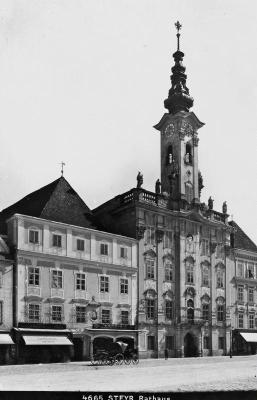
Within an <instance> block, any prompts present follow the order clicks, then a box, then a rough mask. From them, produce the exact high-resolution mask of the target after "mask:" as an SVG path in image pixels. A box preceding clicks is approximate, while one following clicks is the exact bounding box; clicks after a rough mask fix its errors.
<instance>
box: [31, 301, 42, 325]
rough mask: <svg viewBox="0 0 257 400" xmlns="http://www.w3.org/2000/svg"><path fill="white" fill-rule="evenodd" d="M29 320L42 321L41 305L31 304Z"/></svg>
mask: <svg viewBox="0 0 257 400" xmlns="http://www.w3.org/2000/svg"><path fill="white" fill-rule="evenodd" d="M29 321H33V322H39V321H40V305H39V304H29Z"/></svg>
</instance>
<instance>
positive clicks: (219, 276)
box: [216, 268, 224, 289]
mask: <svg viewBox="0 0 257 400" xmlns="http://www.w3.org/2000/svg"><path fill="white" fill-rule="evenodd" d="M216 286H217V288H219V289H223V288H224V270H223V268H218V269H217V271H216Z"/></svg>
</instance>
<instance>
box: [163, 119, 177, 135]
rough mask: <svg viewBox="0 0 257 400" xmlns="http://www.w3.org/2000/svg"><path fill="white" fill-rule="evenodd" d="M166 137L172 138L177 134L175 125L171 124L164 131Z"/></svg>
mask: <svg viewBox="0 0 257 400" xmlns="http://www.w3.org/2000/svg"><path fill="white" fill-rule="evenodd" d="M163 133H164V135H165V136H166V137H171V136H172V135H173V134H174V133H175V125H174V123H172V122H170V123H169V124H168V125H167V126H166V127H165V128H164V131H163Z"/></svg>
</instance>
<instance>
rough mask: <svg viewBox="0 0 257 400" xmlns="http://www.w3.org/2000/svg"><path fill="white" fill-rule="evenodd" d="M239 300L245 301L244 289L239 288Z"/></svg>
mask: <svg viewBox="0 0 257 400" xmlns="http://www.w3.org/2000/svg"><path fill="white" fill-rule="evenodd" d="M237 300H238V301H244V287H243V286H238V288H237Z"/></svg>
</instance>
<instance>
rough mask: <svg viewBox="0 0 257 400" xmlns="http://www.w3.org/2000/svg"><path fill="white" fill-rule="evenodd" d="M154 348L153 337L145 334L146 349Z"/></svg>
mask: <svg viewBox="0 0 257 400" xmlns="http://www.w3.org/2000/svg"><path fill="white" fill-rule="evenodd" d="M154 348H155V337H154V336H147V349H148V350H154Z"/></svg>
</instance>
